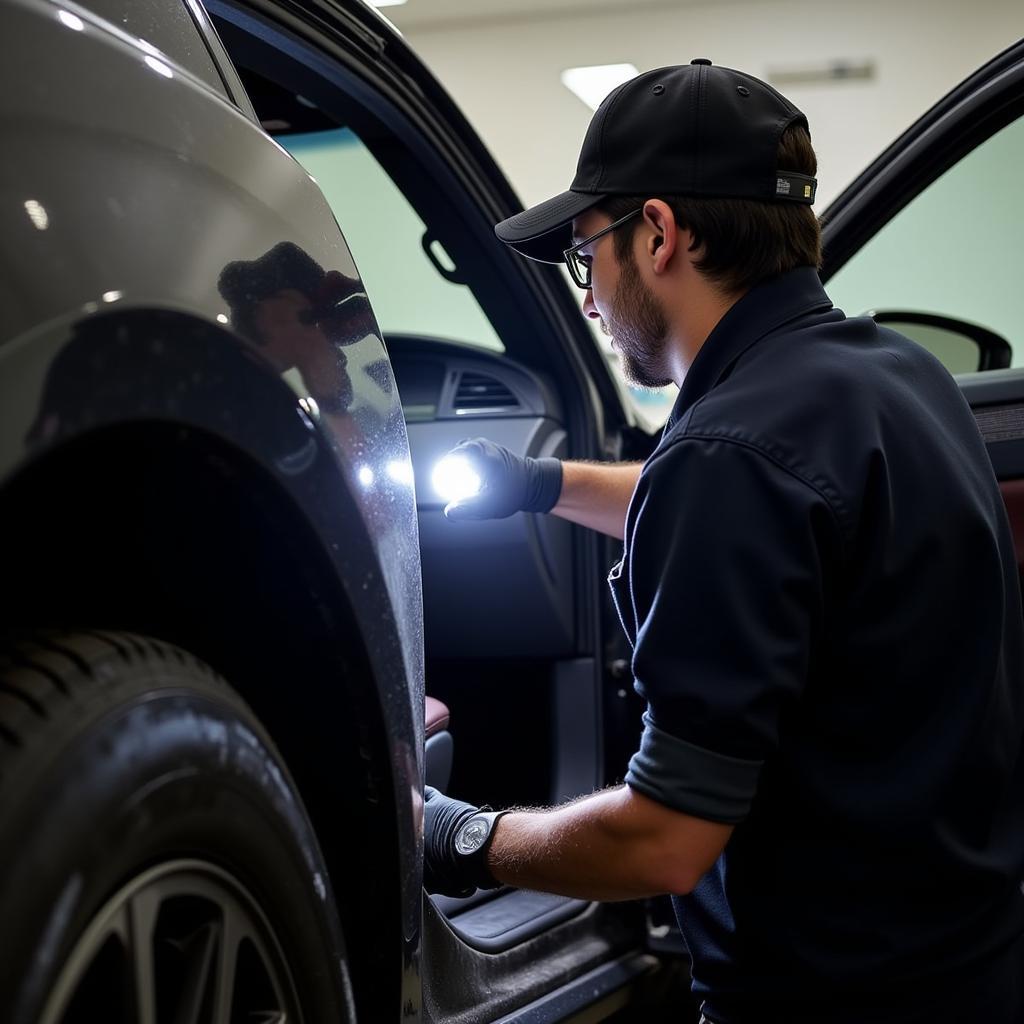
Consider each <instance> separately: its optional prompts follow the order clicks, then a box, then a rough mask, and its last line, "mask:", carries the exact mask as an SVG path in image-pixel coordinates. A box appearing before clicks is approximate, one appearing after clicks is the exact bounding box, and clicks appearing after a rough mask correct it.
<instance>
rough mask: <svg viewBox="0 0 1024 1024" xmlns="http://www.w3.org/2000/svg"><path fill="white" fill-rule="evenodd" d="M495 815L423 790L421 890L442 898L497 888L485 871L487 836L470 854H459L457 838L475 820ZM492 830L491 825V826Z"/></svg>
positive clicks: (492, 878)
mask: <svg viewBox="0 0 1024 1024" xmlns="http://www.w3.org/2000/svg"><path fill="white" fill-rule="evenodd" d="M484 816H485V817H487V818H489V819H493V818H495V817H496V816H495V815H494V812H493V811H490V812H489V811H487V809H486V808H480V807H474V806H473V805H472V804H467V803H463V802H462V801H461V800H453V799H452V798H451V797H447V796H445V795H444V793H441V792H439V791H438V790H436V789H434V788H433V786H426V787H425V788H424V790H423V817H424V822H423V846H424V850H423V887H424V888H425V889H426V890H427V892H430V893H440V894H441V895H442V896H459V897H463V896H472V895H473V893H474V892H476V890H477V889H496V888H497V887H498V885H499V883H498V882H496V881H495V880H494V877H493V875H491V873H490V871H489V870H488V869H487V848H488V847H489V846H490V837H489V836H488V840H487V841H486V842H484V843H483V845H482V846H480V847H479V848H478V849H476V850H475V851H473V852H472V853H469V854H467V853H465V852H462V853H460V852H459V850H458V848H457V847H456V842H455V841H456V837H457V836H458V834H459V832H460V830H461V829H462V828H463V826H465V825H466V824H467V823H468V822H469V821H471V820H472V819H474V818H480V817H484ZM491 826H492V827H493V822H492V823H491Z"/></svg>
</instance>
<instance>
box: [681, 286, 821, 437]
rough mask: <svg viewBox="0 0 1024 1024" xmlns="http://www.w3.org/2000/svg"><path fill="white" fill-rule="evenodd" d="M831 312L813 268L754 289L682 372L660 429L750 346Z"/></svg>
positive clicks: (706, 341) (702, 394) (707, 388)
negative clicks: (799, 320) (789, 325)
mask: <svg viewBox="0 0 1024 1024" xmlns="http://www.w3.org/2000/svg"><path fill="white" fill-rule="evenodd" d="M831 308H832V302H831V300H830V299H829V297H828V296H827V295H826V294H825V289H824V288H822V286H821V281H820V279H819V278H818V272H817V270H815V269H814V267H797V268H796V269H795V270H790V271H788V272H787V273H785V274H781V275H780V276H779V277H773V278H772V279H771V280H769V281H763V282H762V283H761V284H759V285H755V286H754V287H753V288H751V289H750V291H749V292H747V293H746V294H745V295H744V296H743V297H742V298H741V299H739V300H738V301H736V302H735V303H734V304H733V305H732V306H731V307H730V308H729V309H728V311H727V312H726V314H725V316H723V317H722V319H721V320H719V321H718V323H717V324H716V325H715V327H714V329H713V330H712V331H711V333H710V334H709V335H708V336H707V339H706V340H705V342H704V344H703V345H702V346H701V348H700V351H699V352H698V353H697V358H696V359H694V361H693V364H692V365H691V366H690V369H689V370H688V371H687V374H686V377H685V378H684V380H683V386H682V387H681V388H680V389H679V397H678V398H677V399H676V402H675V405H674V406H673V407H672V412H671V414H670V415H669V418H668V422H667V423H666V424H665V429H666V430H669V429H670V428H671V427H672V426H673V425H674V424H675V423H677V422H678V421H679V420H680V419H681V418H682V416H683V415H684V413H686V411H687V410H688V409H689V408H690V407H691V406H692V405H693V404H694V403H695V402H696V401H697V400H698V399H700V398H703V397H704V395H706V394H707V393H708V392H709V391H710V390H711V389H712V388H713V387H714V386H715V385H716V384H717V383H718V382H719V381H720V380H721V379H722V378H723V377H724V376H725V375H726V374H727V373H728V372H729V370H731V369H732V366H733V364H734V363H735V362H736V361H737V360H738V359H739V358H740V356H742V355H743V353H744V352H746V351H747V349H748V348H750V347H751V346H752V345H754V344H756V343H757V342H758V341H760V340H761V339H762V338H764V337H765V336H766V335H768V334H771V333H772V332H773V331H775V330H777V329H778V328H780V327H782V326H783V325H784V324H787V323H789V322H790V321H791V320H795V319H796V318H797V317H800V316H804V315H807V314H809V313H814V312H824V311H826V310H829V309H831Z"/></svg>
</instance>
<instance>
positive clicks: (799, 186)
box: [775, 171, 818, 205]
mask: <svg viewBox="0 0 1024 1024" xmlns="http://www.w3.org/2000/svg"><path fill="white" fill-rule="evenodd" d="M817 186H818V182H817V180H816V179H815V178H812V177H810V176H809V175H807V174H798V173H797V172H796V171H778V172H777V174H776V177H775V198H776V199H789V200H790V201H792V202H795V203H807V204H808V205H810V204H811V203H813V202H814V193H815V192H816V191H817Z"/></svg>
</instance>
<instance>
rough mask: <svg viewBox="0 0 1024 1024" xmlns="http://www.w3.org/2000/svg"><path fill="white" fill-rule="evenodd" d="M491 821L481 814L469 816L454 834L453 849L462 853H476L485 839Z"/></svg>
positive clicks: (488, 832)
mask: <svg viewBox="0 0 1024 1024" xmlns="http://www.w3.org/2000/svg"><path fill="white" fill-rule="evenodd" d="M490 831H491V823H490V821H488V820H487V818H485V817H483V815H478V816H477V817H475V818H470V819H469V821H467V822H466V824H465V825H463V826H462V828H460V829H459V831H458V834H457V835H456V836H455V849H456V850H458V851H459V853H462V854H469V853H476V851H477V850H479V849H480V847H481V846H483V845H484V843H485V842H486V840H487V836H488V835H489V834H490Z"/></svg>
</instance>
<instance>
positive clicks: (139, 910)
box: [127, 889, 160, 1024]
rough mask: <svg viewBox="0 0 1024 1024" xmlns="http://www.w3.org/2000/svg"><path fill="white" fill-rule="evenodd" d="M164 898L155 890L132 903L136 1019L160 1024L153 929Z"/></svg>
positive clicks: (139, 895)
mask: <svg viewBox="0 0 1024 1024" xmlns="http://www.w3.org/2000/svg"><path fill="white" fill-rule="evenodd" d="M159 910H160V897H159V896H158V895H157V893H156V892H155V891H153V890H152V889H143V890H142V891H141V892H138V893H136V895H135V896H134V897H132V899H131V901H130V902H129V904H128V913H127V922H128V935H129V940H128V946H129V950H130V953H131V964H132V979H133V981H134V987H135V1015H136V1016H135V1019H136V1021H137V1022H138V1024H156V973H155V971H154V969H153V929H154V928H155V927H156V918H157V913H158V912H159Z"/></svg>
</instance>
